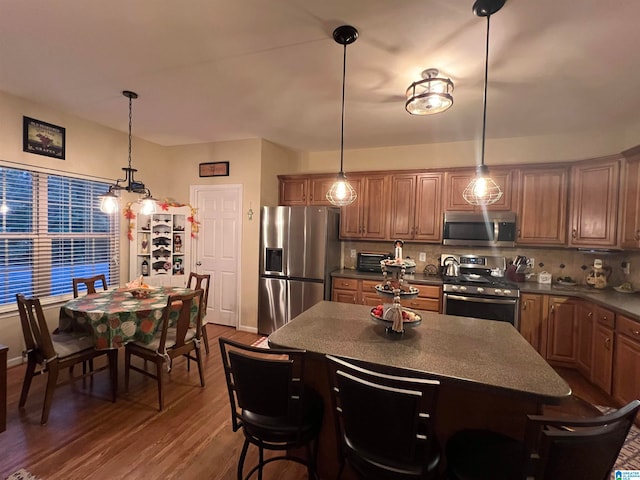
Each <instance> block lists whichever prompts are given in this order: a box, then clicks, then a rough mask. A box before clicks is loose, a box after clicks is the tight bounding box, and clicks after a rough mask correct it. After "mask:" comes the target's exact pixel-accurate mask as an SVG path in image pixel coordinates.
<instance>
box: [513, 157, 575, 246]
mask: <svg viewBox="0 0 640 480" xmlns="http://www.w3.org/2000/svg"><path fill="white" fill-rule="evenodd" d="M568 175H569V169H568V168H567V167H544V168H535V167H531V168H523V169H520V170H518V171H517V178H518V181H517V182H516V184H517V185H518V187H517V195H516V196H517V203H518V210H517V212H518V217H517V218H518V236H517V239H516V241H517V243H518V244H520V245H566V243H567V179H568Z"/></svg>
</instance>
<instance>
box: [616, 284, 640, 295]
mask: <svg viewBox="0 0 640 480" xmlns="http://www.w3.org/2000/svg"><path fill="white" fill-rule="evenodd" d="M613 289H614V290H615V291H616V292H618V293H636V292H637V291H638V290H636V289H635V288H633V287H626V286H624V284H622V285H618V286H617V287H613Z"/></svg>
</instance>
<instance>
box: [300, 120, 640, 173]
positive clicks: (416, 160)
mask: <svg viewBox="0 0 640 480" xmlns="http://www.w3.org/2000/svg"><path fill="white" fill-rule="evenodd" d="M638 143H640V128H629V129H628V130H626V131H615V132H608V133H607V134H605V133H603V132H596V133H593V132H592V133H587V134H580V135H578V134H576V135H572V136H558V135H549V136H540V137H521V138H505V139H496V140H487V144H486V151H485V163H486V164H487V165H488V166H489V167H491V165H509V164H519V163H546V162H562V161H574V160H583V159H586V158H594V157H601V156H605V155H611V154H615V153H620V152H622V151H623V150H626V149H628V148H631V147H633V146H635V145H637V144H638ZM480 148H481V143H480V141H477V142H454V143H440V144H432V145H406V146H397V147H384V148H366V149H359V150H348V151H345V154H344V171H345V172H346V173H347V175H348V173H349V172H357V171H366V170H391V169H393V170H410V169H419V168H444V167H471V166H474V165H476V164H479V163H480ZM303 161H304V167H303V168H304V170H305V171H306V172H313V173H325V172H334V171H335V172H337V171H338V169H339V167H340V156H339V152H335V151H326V152H310V153H308V154H306V155H304V156H303Z"/></svg>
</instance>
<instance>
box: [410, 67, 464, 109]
mask: <svg viewBox="0 0 640 480" xmlns="http://www.w3.org/2000/svg"><path fill="white" fill-rule="evenodd" d="M438 73H439V72H438V70H437V69H435V68H429V69H427V70H424V71H423V72H422V80H418V81H417V82H413V83H412V84H411V85H410V86H409V88H407V92H406V97H407V102H406V103H405V104H404V108H405V109H406V110H407V112H409V113H410V114H411V115H433V114H435V113H440V112H444V111H445V110H448V109H449V108H450V107H451V105H453V96H452V95H451V92H453V82H452V81H451V79H449V78H441V77H438Z"/></svg>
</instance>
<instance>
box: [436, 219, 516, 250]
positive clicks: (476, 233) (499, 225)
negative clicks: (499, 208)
mask: <svg viewBox="0 0 640 480" xmlns="http://www.w3.org/2000/svg"><path fill="white" fill-rule="evenodd" d="M516 233H517V229H516V214H515V213H513V212H483V213H473V212H446V213H445V214H444V227H443V231H442V244H443V245H460V246H482V247H513V246H515V242H516Z"/></svg>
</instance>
